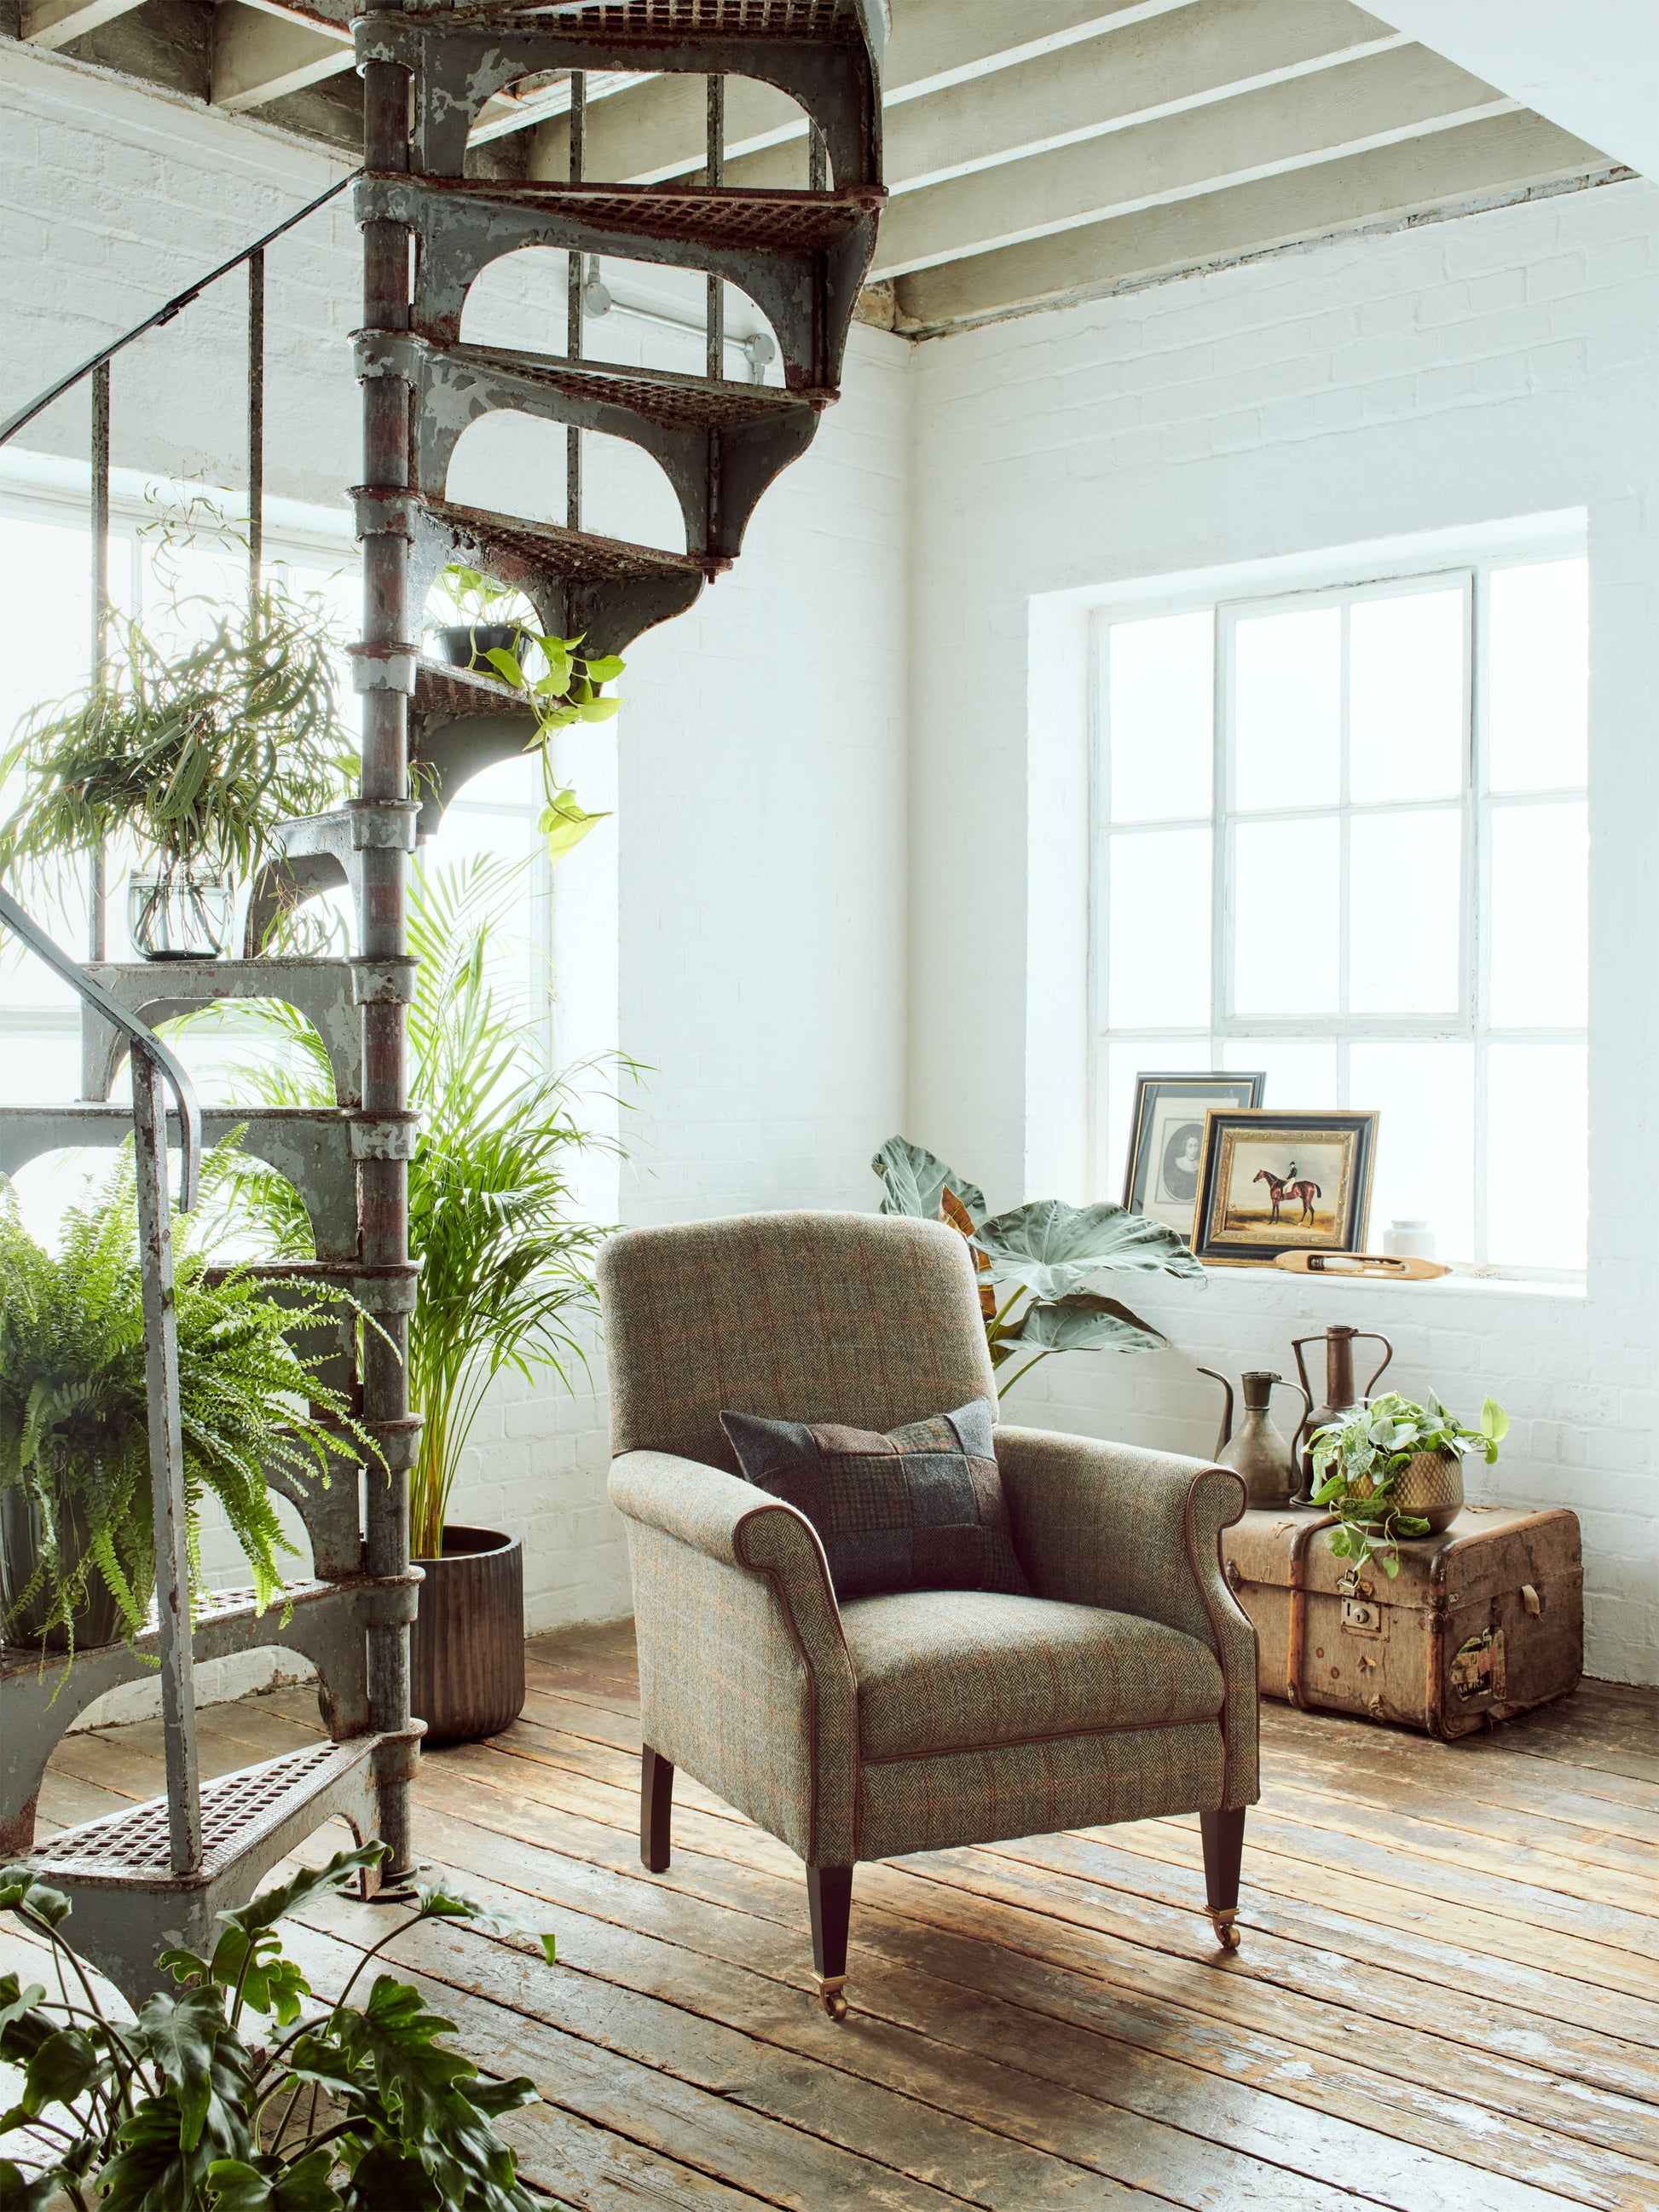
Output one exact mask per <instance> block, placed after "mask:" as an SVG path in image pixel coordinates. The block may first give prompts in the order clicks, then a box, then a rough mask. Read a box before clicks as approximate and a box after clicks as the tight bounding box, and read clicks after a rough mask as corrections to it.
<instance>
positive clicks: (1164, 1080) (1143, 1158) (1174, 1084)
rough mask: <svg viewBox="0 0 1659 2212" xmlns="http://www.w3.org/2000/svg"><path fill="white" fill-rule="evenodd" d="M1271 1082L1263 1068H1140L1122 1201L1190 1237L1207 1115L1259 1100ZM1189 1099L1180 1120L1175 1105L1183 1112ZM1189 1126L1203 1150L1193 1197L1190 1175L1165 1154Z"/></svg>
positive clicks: (1194, 1170) (1198, 1162) (1193, 1171)
mask: <svg viewBox="0 0 1659 2212" xmlns="http://www.w3.org/2000/svg"><path fill="white" fill-rule="evenodd" d="M1266 1088H1267V1075H1266V1073H1264V1072H1263V1071H1262V1070H1261V1069H1260V1068H1255V1069H1247V1068H1231V1067H1229V1068H1209V1069H1206V1070H1200V1071H1195V1070H1194V1069H1192V1068H1157V1069H1150V1070H1143V1071H1142V1072H1141V1073H1139V1074H1137V1076H1136V1077H1135V1112H1134V1121H1133V1124H1132V1127H1131V1133H1130V1137H1129V1150H1128V1153H1127V1158H1125V1161H1124V1165H1123V1203H1124V1205H1125V1206H1127V1209H1128V1210H1129V1212H1131V1213H1146V1214H1150V1215H1151V1217H1152V1219H1153V1220H1154V1221H1161V1222H1162V1223H1163V1224H1164V1226H1165V1227H1166V1228H1168V1229H1173V1230H1174V1231H1175V1232H1176V1236H1178V1237H1185V1238H1186V1239H1187V1241H1188V1243H1191V1242H1192V1236H1193V1230H1194V1225H1195V1224H1196V1221H1197V1218H1198V1200H1199V1194H1200V1177H1201V1175H1202V1172H1203V1165H1204V1163H1203V1142H1204V1116H1205V1115H1206V1113H1207V1112H1208V1111H1209V1109H1210V1108H1211V1107H1212V1106H1233V1107H1240V1108H1243V1107H1249V1106H1259V1105H1260V1104H1261V1094H1262V1092H1263V1091H1264V1090H1265V1089H1266ZM1188 1104H1190V1105H1191V1107H1192V1108H1193V1109H1194V1111H1193V1112H1192V1113H1190V1114H1189V1115H1186V1116H1185V1118H1183V1119H1181V1120H1179V1121H1177V1120H1176V1119H1175V1118H1174V1116H1173V1115H1172V1114H1171V1112H1170V1109H1175V1112H1176V1114H1179V1113H1180V1110H1181V1109H1182V1107H1183V1106H1185V1105H1188ZM1189 1131H1192V1132H1194V1133H1196V1139H1197V1147H1198V1156H1197V1158H1194V1160H1193V1161H1192V1163H1191V1166H1190V1170H1188V1172H1190V1175H1191V1179H1192V1193H1191V1197H1190V1200H1182V1196H1181V1190H1182V1188H1184V1187H1185V1175H1184V1174H1182V1175H1179V1176H1177V1175H1175V1174H1172V1173H1171V1172H1170V1169H1171V1165H1172V1164H1171V1163H1170V1162H1166V1161H1165V1160H1164V1158H1162V1155H1163V1154H1164V1152H1167V1151H1168V1150H1169V1149H1170V1144H1171V1142H1172V1141H1182V1140H1183V1139H1187V1137H1188V1132H1189ZM1184 1164H1185V1163H1184V1161H1182V1162H1180V1163H1176V1165H1180V1166H1184Z"/></svg>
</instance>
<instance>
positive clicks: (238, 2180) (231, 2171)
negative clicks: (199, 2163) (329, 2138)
mask: <svg viewBox="0 0 1659 2212" xmlns="http://www.w3.org/2000/svg"><path fill="white" fill-rule="evenodd" d="M333 2166H334V2154H333V2152H332V2151H331V2149H330V2148H328V2147H327V2146H326V2145H325V2146H324V2147H323V2148H320V2149H319V2150H313V2151H308V2152H307V2154H306V2155H305V2157H304V2158H302V2159H300V2160H298V2161H297V2162H296V2163H295V2165H293V2166H289V2169H288V2171H287V2172H286V2173H282V2174H277V2175H274V2176H273V2175H267V2174H264V2173H262V2172H260V2171H259V2170H258V2167H257V2166H250V2165H248V2163H247V2162H246V2160H244V2159H240V2158H216V2159H215V2160H214V2161H213V2163H212V2165H211V2166H209V2168H208V2173H207V2178H208V2185H209V2186H210V2188H211V2189H212V2190H213V2191H214V2192H215V2194H214V2197H213V2212H340V2208H341V2206H342V2205H343V2203H344V2199H343V2197H341V2195H340V2193H339V2191H338V2190H337V2189H336V2188H335V2187H334V2186H333V2185H332V2183H331V2181H330V2179H329V2175H330V2173H331V2171H332V2169H333Z"/></svg>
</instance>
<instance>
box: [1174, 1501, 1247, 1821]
mask: <svg viewBox="0 0 1659 2212" xmlns="http://www.w3.org/2000/svg"><path fill="white" fill-rule="evenodd" d="M1211 1474H1230V1475H1231V1476H1232V1479H1233V1480H1234V1481H1235V1482H1236V1483H1237V1485H1238V1497H1239V1506H1238V1511H1237V1513H1235V1514H1234V1515H1233V1516H1232V1518H1231V1520H1227V1521H1224V1522H1221V1523H1220V1524H1219V1526H1218V1528H1217V1529H1216V1532H1215V1571H1216V1576H1217V1579H1218V1581H1219V1582H1220V1583H1221V1587H1222V1588H1223V1589H1227V1580H1226V1577H1225V1574H1224V1573H1223V1571H1222V1566H1221V1530H1222V1529H1223V1528H1231V1527H1232V1525H1233V1522H1235V1521H1237V1520H1238V1519H1239V1518H1240V1517H1241V1516H1243V1512H1244V1510H1245V1509H1246V1507H1247V1506H1248V1505H1249V1502H1250V1493H1249V1489H1248V1487H1247V1486H1246V1485H1245V1481H1244V1478H1243V1475H1242V1474H1237V1473H1236V1472H1235V1471H1234V1469H1233V1468H1230V1467H1206V1468H1201V1469H1200V1472H1199V1473H1198V1474H1195V1475H1194V1477H1193V1479H1192V1480H1191V1482H1189V1483H1188V1486H1187V1499H1186V1503H1185V1504H1184V1505H1183V1506H1182V1513H1181V1523H1182V1535H1183V1537H1184V1540H1185V1542H1186V1546H1187V1564H1188V1566H1189V1567H1190V1568H1191V1570H1192V1577H1193V1580H1194V1582H1195V1583H1197V1585H1198V1594H1199V1595H1200V1598H1201V1599H1202V1600H1203V1601H1204V1610H1205V1613H1206V1615H1207V1616H1208V1618H1209V1623H1210V1632H1211V1634H1212V1636H1213V1637H1214V1638H1215V1656H1216V1657H1217V1659H1218V1660H1220V1661H1221V1680H1222V1684H1223V1695H1222V1700H1221V1711H1220V1712H1219V1714H1218V1716H1217V1720H1218V1725H1219V1727H1220V1729H1221V1802H1222V1803H1223V1805H1225V1804H1227V1803H1228V1802H1229V1801H1230V1800H1231V1796H1232V1792H1233V1747H1232V1735H1231V1730H1230V1729H1228V1726H1227V1721H1228V1717H1229V1713H1230V1709H1231V1705H1232V1702H1233V1690H1232V1686H1231V1683H1230V1682H1229V1681H1228V1680H1227V1665H1226V1661H1225V1658H1224V1657H1223V1656H1222V1655H1223V1646H1222V1638H1221V1620H1220V1617H1219V1615H1218V1613H1217V1612H1216V1609H1215V1607H1214V1606H1213V1605H1212V1603H1211V1601H1210V1590H1209V1585H1208V1584H1207V1583H1206V1581H1205V1579H1204V1576H1203V1573H1202V1572H1201V1571H1200V1565H1199V1557H1198V1544H1197V1541H1196V1537H1195V1535H1194V1528H1193V1507H1194V1503H1195V1502H1196V1500H1197V1498H1198V1486H1199V1484H1200V1482H1202V1481H1203V1480H1204V1479H1205V1477H1206V1475H1211ZM1227 1596H1228V1602H1229V1603H1230V1604H1231V1606H1232V1608H1233V1610H1234V1612H1235V1613H1237V1615H1238V1618H1239V1620H1242V1621H1243V1624H1244V1626H1246V1627H1247V1628H1248V1629H1249V1632H1250V1642H1251V1644H1253V1645H1254V1646H1255V1662H1256V1665H1255V1671H1256V1674H1257V1677H1258V1680H1259V1679H1260V1675H1261V1638H1259V1637H1258V1636H1257V1634H1256V1628H1255V1622H1254V1621H1253V1620H1251V1619H1250V1616H1249V1613H1246V1612H1245V1610H1244V1608H1243V1606H1242V1605H1240V1604H1239V1602H1238V1601H1237V1598H1235V1597H1234V1596H1233V1595H1232V1592H1231V1590H1228V1591H1227Z"/></svg>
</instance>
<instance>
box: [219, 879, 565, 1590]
mask: <svg viewBox="0 0 1659 2212" xmlns="http://www.w3.org/2000/svg"><path fill="white" fill-rule="evenodd" d="M522 873H523V869H522V866H521V864H518V863H503V862H501V861H499V860H486V859H483V858H477V859H474V860H470V861H467V862H465V863H464V864H462V865H460V866H456V867H452V868H444V869H438V870H435V871H433V872H426V871H425V870H423V869H422V868H421V867H419V866H416V868H415V869H414V871H413V872H412V873H411V876H410V905H409V946H410V951H411V952H413V953H414V954H415V955H416V957H417V958H418V959H419V962H420V966H419V967H418V969H416V980H415V995H414V999H413V1000H412V1002H411V1004H410V1009H409V1054H410V1085H409V1092H410V1104H411V1105H412V1106H414V1107H415V1108H416V1109H418V1111H419V1113H420V1115H421V1127H420V1133H419V1135H418V1136H417V1138H416V1144H415V1151H414V1154H413V1157H412V1158H410V1164H409V1245H410V1256H411V1257H412V1258H413V1259H415V1260H416V1261H418V1262H419V1263H420V1270H421V1272H420V1276H419V1279H418V1280H417V1282H416V1290H415V1309H414V1311H413V1313H412V1314H411V1315H410V1324H409V1396H410V1407H411V1410H412V1411H414V1412H415V1413H418V1414H419V1415H420V1418H421V1420H422V1431H421V1440H420V1447H419V1456H418V1457H417V1459H416V1464H415V1467H414V1468H413V1470H412V1472H411V1474H410V1550H411V1551H412V1553H414V1555H415V1556H416V1558H419V1559H437V1558H439V1557H441V1553H442V1546H443V1525H444V1517H445V1514H446V1512H447V1507H448V1502H449V1494H450V1491H451V1489H452V1487H453V1484H454V1480H455V1475H456V1471H457V1468H458V1467H459V1462H460V1455H461V1452H462V1449H463V1448H464V1447H465V1443H466V1439H467V1435H468V1432H469V1431H470V1430H471V1426H472V1424H473V1421H474V1420H475V1419H476V1418H477V1412H478V1408H479V1407H480V1405H481V1404H482V1403H483V1395H484V1393H485V1391H486V1390H487V1389H489V1385H490V1383H491V1382H492V1381H493V1380H494V1379H495V1376H497V1375H498V1374H499V1373H500V1372H501V1370H502V1369H503V1368H507V1367H510V1368H513V1369H516V1370H517V1371H518V1372H519V1373H520V1375H522V1376H524V1377H525V1378H526V1381H529V1380H531V1379H532V1376H533V1367H532V1362H534V1363H537V1364H541V1365H543V1366H550V1367H552V1368H553V1369H554V1370H555V1371H556V1373H557V1374H558V1375H559V1376H560V1377H561V1379H562V1378H563V1376H564V1371H565V1370H564V1366H563V1364H562V1362H563V1359H564V1358H565V1357H567V1356H568V1357H574V1358H576V1359H580V1358H581V1357H582V1352H581V1346H580V1342H579V1340H578V1339H577V1338H576V1336H575V1335H574V1333H573V1327H572V1324H573V1322H574V1316H576V1315H578V1314H580V1313H584V1312H589V1311H592V1308H593V1304H594V1297H593V1282H592V1267H593V1257H594V1254H595V1253H596V1251H597V1249H598V1248H599V1243H600V1242H601V1240H602V1238H603V1237H604V1235H605V1231H604V1230H603V1229H601V1228H600V1227H599V1226H597V1225H594V1224H592V1223H591V1222H586V1221H582V1220H580V1219H575V1218H572V1210H571V1202H570V1185H569V1179H568V1168H567V1162H568V1159H569V1158H570V1156H571V1154H572V1153H573V1152H576V1151H578V1150H580V1149H581V1148H582V1147H583V1146H588V1145H591V1144H592V1143H593V1142H594V1141H595V1139H593V1138H592V1137H591V1136H589V1135H588V1134H587V1133H586V1132H584V1131H583V1130H582V1129H581V1128H580V1127H579V1126H578V1124H577V1122H576V1121H575V1118H574V1104H575V1098H574V1091H573V1089H572V1085H571V1079H570V1077H569V1076H568V1075H558V1074H550V1073H546V1072H545V1071H544V1070H541V1069H538V1067H537V1066H535V1064H534V1053H535V1048H536V1044H537V1031H538V1024H536V1023H535V1022H533V1021H531V1020H527V1019H526V1018H523V1016H522V1015H521V1014H520V1012H517V1011H516V1010H515V1009H513V1007H511V1006H506V1005H503V1004H502V1002H501V1000H498V999H497V997H496V996H495V991H494V989H493V988H492V987H491V985H490V983H489V980H488V975H487V968H488V964H489V956H490V954H491V951H492V950H493V949H494V948H495V945H497V944H498V943H499V941H500V940H501V935H502V932H503V927H504V923H505V919H506V916H507V914H508V913H509V912H510V911H511V909H512V907H513V903H514V902H515V900H517V899H519V898H520V897H521V896H522V889H521V884H520V878H521V876H522ZM240 1011H241V1010H239V1012H240ZM258 1016H259V1019H260V1021H261V1023H262V1024H263V1025H264V1027H265V1028H266V1029H267V1030H268V1031H270V1033H272V1034H274V1036H276V1037H278V1038H280V1039H281V1040H283V1042H285V1043H286V1044H287V1046H288V1048H289V1065H288V1066H286V1067H281V1066H275V1065H273V1064H271V1063H270V1062H264V1063H261V1064H254V1065H244V1066H240V1067H239V1068H237V1069H236V1071H235V1081H236V1085H237V1087H238V1089H239V1090H240V1091H241V1092H242V1093H243V1095H244V1096H247V1097H258V1098H259V1099H261V1100H263V1101H264V1102H265V1103H268V1104H273V1105H295V1106H301V1105H304V1106H309V1105H320V1104H323V1103H331V1102H332V1099H333V1097H334V1085H333V1078H332V1075H331V1072H330V1069H329V1065H328V1060H327V1055H326V1054H325V1052H324V1049H323V1045H322V1040H321V1039H320V1038H319V1036H318V1035H317V1033H316V1031H315V1030H313V1029H312V1028H311V1027H310V1025H309V1024H307V1023H306V1022H304V1021H302V1020H301V1018H300V1017H299V1016H298V1015H297V1014H295V1013H294V1012H292V1011H291V1010H289V1009H288V1008H284V1007H282V1006H274V1005H270V1006H260V1008H259V1009H258ZM244 1018H246V1016H245V1014H244ZM237 1196H238V1199H239V1200H240V1204H241V1205H242V1206H244V1208H245V1209H246V1212H248V1213H250V1214H252V1217H253V1218H254V1219H255V1220H256V1221H257V1222H258V1225H259V1227H260V1229H261V1230H262V1231H263V1232H264V1235H265V1236H266V1237H267V1238H268V1239H269V1240H270V1243H271V1244H272V1246H273V1247H274V1249H276V1251H277V1252H278V1253H279V1254H281V1255H283V1256H289V1257H291V1256H295V1255H300V1254H302V1253H304V1252H306V1251H307V1250H308V1249H309V1243H310V1234H311V1232H310V1227H309V1225H308V1224H307V1221H306V1218H305V1217H304V1215H303V1213H301V1211H300V1210H299V1206H298V1201H297V1200H295V1196H294V1193H293V1189H292V1186H291V1185H289V1184H288V1183H286V1182H283V1180H282V1179H281V1178H280V1177H278V1176H274V1175H271V1174H270V1173H269V1172H267V1171H265V1170H261V1169H259V1168H258V1166H257V1164H253V1163H252V1162H250V1163H249V1164H248V1166H247V1168H246V1170H245V1172H244V1173H243V1175H242V1176H241V1177H240V1182H239V1185H238V1189H237Z"/></svg>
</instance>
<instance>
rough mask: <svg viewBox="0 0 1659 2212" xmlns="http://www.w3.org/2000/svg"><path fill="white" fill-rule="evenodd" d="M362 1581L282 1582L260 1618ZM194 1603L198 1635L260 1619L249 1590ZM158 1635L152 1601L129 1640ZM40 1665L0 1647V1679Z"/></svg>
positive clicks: (135, 1644)
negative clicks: (134, 1634)
mask: <svg viewBox="0 0 1659 2212" xmlns="http://www.w3.org/2000/svg"><path fill="white" fill-rule="evenodd" d="M285 1272H288V1273H297V1272H298V1270H297V1268H296V1269H289V1270H287V1271H285ZM363 1581H364V1578H363V1577H362V1576H357V1577H353V1578H352V1579H350V1580H342V1581H338V1582H319V1581H316V1580H313V1579H307V1580H306V1581H304V1582H295V1583H284V1584H283V1588H282V1589H279V1590H278V1591H277V1593H276V1595H275V1596H274V1597H273V1598H272V1599H271V1601H270V1604H269V1605H268V1606H267V1607H265V1610H264V1616H263V1617H264V1619H266V1620H270V1622H271V1624H272V1626H273V1628H277V1629H279V1628H280V1626H281V1623H282V1618H283V1611H284V1609H285V1607H288V1606H289V1605H293V1606H307V1605H314V1604H316V1603H317V1602H318V1601H319V1600H322V1599H326V1598H328V1597H330V1596H331V1595H335V1594H337V1593H340V1592H343V1593H344V1594H345V1595H347V1596H348V1597H355V1596H356V1594H357V1592H358V1591H359V1590H360V1589H362V1587H363ZM193 1601H194V1604H195V1608H196V1611H195V1618H194V1620H193V1623H192V1626H193V1627H194V1628H195V1630H196V1632H197V1633H198V1634H199V1633H200V1632H201V1631H202V1630H203V1629H204V1628H208V1627H210V1626H222V1625H223V1624H225V1623H227V1622H229V1621H234V1620H240V1619H244V1618H246V1619H249V1620H252V1619H257V1618H259V1617H260V1615H259V1600H258V1591H256V1590H252V1589H222V1590H197V1592H195V1593H194V1600H193ZM159 1636H160V1628H159V1626H158V1622H157V1614H156V1606H155V1599H154V1598H152V1599H151V1600H150V1604H149V1613H148V1614H147V1616H146V1617H145V1621H144V1626H143V1627H142V1628H141V1629H140V1630H139V1631H138V1632H137V1635H136V1636H135V1637H134V1638H133V1639H132V1648H133V1649H134V1650H138V1651H147V1650H150V1649H151V1648H152V1647H153V1646H154V1645H155V1643H156V1641H157V1639H158V1638H159ZM102 1648H105V1647H101V1646H98V1645H88V1646H87V1647H85V1648H84V1649H82V1650H77V1652H76V1657H77V1658H78V1659H85V1658H89V1657H90V1656H92V1653H93V1652H94V1650H99V1649H102ZM68 1656H69V1655H68V1654H67V1653H66V1652H59V1651H48V1652H47V1653H46V1666H47V1667H48V1668H52V1667H57V1666H59V1665H64V1664H67V1663H68ZM40 1663H41V1652H40V1645H39V1644H0V1680H4V1678H5V1677H6V1676H7V1675H8V1674H30V1673H33V1671H35V1670H36V1669H37V1668H39V1667H40Z"/></svg>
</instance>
